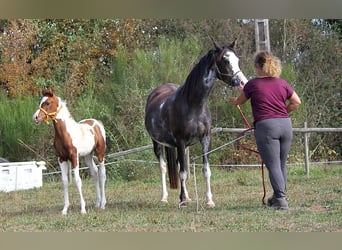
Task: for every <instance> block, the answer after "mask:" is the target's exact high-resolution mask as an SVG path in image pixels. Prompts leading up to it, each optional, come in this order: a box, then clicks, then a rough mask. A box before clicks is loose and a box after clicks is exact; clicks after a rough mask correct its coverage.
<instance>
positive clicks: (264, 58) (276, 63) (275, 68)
mask: <svg viewBox="0 0 342 250" xmlns="http://www.w3.org/2000/svg"><path fill="white" fill-rule="evenodd" d="M254 63H255V64H258V65H259V66H260V68H261V70H262V71H263V73H264V74H265V75H267V76H270V77H279V76H280V74H281V67H282V66H281V62H280V60H279V58H278V57H276V56H273V55H272V53H271V52H268V51H258V52H257V53H256V54H255V55H254Z"/></svg>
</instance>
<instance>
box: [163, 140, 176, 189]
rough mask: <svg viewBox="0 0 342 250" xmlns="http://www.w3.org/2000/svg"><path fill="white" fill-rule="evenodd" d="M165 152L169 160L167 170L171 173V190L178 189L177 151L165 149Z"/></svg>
mask: <svg viewBox="0 0 342 250" xmlns="http://www.w3.org/2000/svg"><path fill="white" fill-rule="evenodd" d="M165 152H166V160H167V169H168V172H169V181H170V188H171V189H177V188H178V166H177V157H176V149H175V148H169V147H165Z"/></svg>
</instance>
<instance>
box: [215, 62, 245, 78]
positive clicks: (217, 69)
mask: <svg viewBox="0 0 342 250" xmlns="http://www.w3.org/2000/svg"><path fill="white" fill-rule="evenodd" d="M215 67H216V71H217V73H219V74H220V75H223V76H228V77H230V78H231V79H233V77H234V76H236V75H237V74H239V73H240V72H242V71H241V70H239V71H237V72H235V73H234V74H228V73H227V74H226V73H222V72H221V71H220V68H219V67H218V66H217V63H216V62H215Z"/></svg>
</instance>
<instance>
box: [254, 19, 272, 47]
mask: <svg viewBox="0 0 342 250" xmlns="http://www.w3.org/2000/svg"><path fill="white" fill-rule="evenodd" d="M255 45H256V51H260V50H266V51H271V47H270V34H269V29H268V19H255Z"/></svg>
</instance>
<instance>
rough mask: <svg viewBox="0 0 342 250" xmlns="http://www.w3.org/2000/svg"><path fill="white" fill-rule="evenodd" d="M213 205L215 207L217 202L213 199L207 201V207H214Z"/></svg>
mask: <svg viewBox="0 0 342 250" xmlns="http://www.w3.org/2000/svg"><path fill="white" fill-rule="evenodd" d="M213 207H215V203H214V202H213V201H209V202H208V203H207V208H213Z"/></svg>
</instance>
